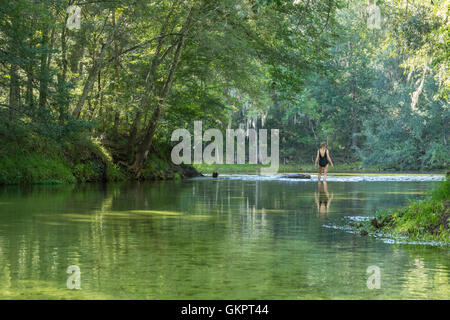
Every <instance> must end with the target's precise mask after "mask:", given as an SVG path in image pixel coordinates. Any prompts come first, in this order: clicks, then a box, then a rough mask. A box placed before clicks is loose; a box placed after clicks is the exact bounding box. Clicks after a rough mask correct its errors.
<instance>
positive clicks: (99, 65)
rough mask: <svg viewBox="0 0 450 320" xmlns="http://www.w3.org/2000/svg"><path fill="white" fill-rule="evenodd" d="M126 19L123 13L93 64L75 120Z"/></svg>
mask: <svg viewBox="0 0 450 320" xmlns="http://www.w3.org/2000/svg"><path fill="white" fill-rule="evenodd" d="M124 17H125V13H122V15H121V16H120V18H119V20H118V21H117V24H116V25H115V26H114V28H113V31H112V32H111V34H110V36H109V38H108V40H107V41H106V43H105V44H104V45H103V47H102V49H101V51H100V54H99V55H98V57H97V59H95V61H94V63H93V64H92V68H91V70H90V71H89V76H88V79H87V80H86V82H85V84H84V87H83V93H82V94H81V97H80V99H79V100H78V102H77V105H76V106H75V110H74V111H73V117H74V118H75V119H78V118H79V117H80V114H81V110H82V108H83V105H84V103H85V101H86V98H87V96H88V94H89V92H90V91H91V90H92V87H93V85H94V81H95V77H96V76H97V74H98V72H99V70H100V69H101V68H102V65H103V58H104V56H105V53H106V50H107V49H108V48H109V46H110V45H111V43H112V42H113V40H114V39H115V36H116V33H117V29H118V28H119V26H120V24H121V23H122V21H123V19H124Z"/></svg>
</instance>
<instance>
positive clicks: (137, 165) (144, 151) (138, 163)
mask: <svg viewBox="0 0 450 320" xmlns="http://www.w3.org/2000/svg"><path fill="white" fill-rule="evenodd" d="M192 14H193V7H191V9H190V10H189V14H188V17H187V18H186V22H185V25H184V26H183V32H182V33H181V36H180V39H179V40H178V44H177V49H176V51H175V54H174V57H173V60H172V64H171V66H170V70H169V75H168V76H167V79H166V81H165V83H164V86H163V88H162V90H161V92H160V94H159V95H158V97H157V100H156V103H155V109H154V111H153V113H152V117H151V119H150V122H149V124H148V126H147V129H146V130H145V136H144V139H143V141H142V143H141V144H140V145H139V147H138V150H137V152H136V155H135V158H134V162H133V164H132V165H131V167H130V169H131V170H133V171H134V172H135V174H136V178H139V177H140V175H141V172H142V168H143V164H144V161H145V159H146V157H147V155H148V152H149V151H150V148H151V146H152V142H153V136H154V134H155V131H156V129H157V127H158V124H159V120H160V118H161V114H162V112H163V111H164V106H165V103H166V99H167V94H168V93H169V90H170V88H171V86H172V82H173V77H174V74H175V71H176V69H177V66H178V63H179V61H180V57H181V53H182V51H183V48H184V42H185V39H186V35H187V34H188V32H189V29H190V26H191V23H192Z"/></svg>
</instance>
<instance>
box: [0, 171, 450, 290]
mask: <svg viewBox="0 0 450 320" xmlns="http://www.w3.org/2000/svg"><path fill="white" fill-rule="evenodd" d="M435 184H436V182H424V181H422V182H405V181H402V182H397V181H385V182H367V181H366V182H328V185H327V193H325V192H324V190H323V186H322V188H321V189H320V190H319V187H318V184H317V182H298V181H297V182H286V181H247V180H227V179H223V180H221V179H219V180H213V179H198V180H187V181H178V182H156V183H130V184H126V183H125V184H117V185H111V184H110V185H92V184H86V185H78V186H74V185H72V186H69V185H65V186H33V187H27V188H25V187H17V186H16V187H3V188H1V189H0V298H1V299H110V298H112V299H421V298H432V299H448V298H449V297H450V286H449V277H450V259H449V247H433V246H425V245H411V244H388V243H384V242H382V241H380V240H376V239H374V238H372V237H362V236H359V235H354V234H350V233H347V232H345V231H343V230H336V229H330V228H326V227H324V225H342V224H343V218H344V217H346V216H370V215H373V213H374V212H375V211H376V210H377V209H382V208H391V207H397V206H401V205H403V204H405V203H406V202H407V199H406V198H407V197H409V198H411V199H416V198H421V197H423V196H424V194H423V192H424V191H425V190H427V189H430V188H431V187H432V186H434V185H435ZM71 265H76V266H78V267H79V268H80V271H81V276H80V282H81V289H80V290H70V289H68V288H67V284H66V282H67V278H68V277H69V275H68V274H67V273H66V270H67V268H68V267H69V266H71ZM369 266H377V267H379V268H380V272H381V274H380V275H381V285H380V289H373V290H371V289H369V288H368V287H367V278H368V276H369V275H368V274H367V273H366V270H367V268H368V267H369Z"/></svg>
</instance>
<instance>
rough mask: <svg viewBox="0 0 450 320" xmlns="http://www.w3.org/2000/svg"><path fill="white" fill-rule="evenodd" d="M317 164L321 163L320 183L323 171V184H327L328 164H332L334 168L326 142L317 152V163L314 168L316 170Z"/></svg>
mask: <svg viewBox="0 0 450 320" xmlns="http://www.w3.org/2000/svg"><path fill="white" fill-rule="evenodd" d="M317 163H319V176H318V181H319V182H320V175H321V174H322V170H323V182H325V181H327V172H328V164H329V163H330V164H331V166H332V167H333V168H334V164H333V161H331V158H330V152H329V151H328V149H327V144H326V143H325V142H322V143H321V144H320V148H319V150H317V156H316V162H315V163H314V166H315V167H316V168H317Z"/></svg>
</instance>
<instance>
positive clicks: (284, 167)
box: [193, 162, 442, 174]
mask: <svg viewBox="0 0 450 320" xmlns="http://www.w3.org/2000/svg"><path fill="white" fill-rule="evenodd" d="M193 166H194V168H195V169H197V170H198V171H199V172H201V173H203V174H211V173H213V172H218V173H219V174H232V173H248V174H259V173H260V169H261V168H262V167H263V165H260V164H247V163H246V164H204V163H202V164H194V165H193ZM328 171H329V173H380V172H386V173H389V172H398V171H397V170H395V169H392V168H389V167H382V166H364V167H363V166H362V164H361V162H355V163H337V164H336V165H335V166H334V168H332V167H331V166H330V168H329V170H328ZM278 172H280V173H306V172H317V169H316V168H314V164H296V163H292V164H280V165H279V169H278ZM429 172H436V173H442V171H429Z"/></svg>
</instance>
